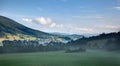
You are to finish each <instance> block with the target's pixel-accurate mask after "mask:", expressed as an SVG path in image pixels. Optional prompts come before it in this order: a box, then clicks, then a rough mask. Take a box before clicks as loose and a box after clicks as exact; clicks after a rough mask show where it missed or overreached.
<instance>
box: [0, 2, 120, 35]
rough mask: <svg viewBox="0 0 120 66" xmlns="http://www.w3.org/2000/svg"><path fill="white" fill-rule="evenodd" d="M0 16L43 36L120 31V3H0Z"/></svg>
mask: <svg viewBox="0 0 120 66" xmlns="http://www.w3.org/2000/svg"><path fill="white" fill-rule="evenodd" d="M0 15H3V16H7V17H9V18H11V19H14V20H15V21H17V22H19V23H21V24H23V25H25V26H28V27H30V28H33V29H37V30H41V31H44V32H60V33H70V34H87V33H90V34H94V33H103V32H105V33H109V32H114V31H120V0H0Z"/></svg>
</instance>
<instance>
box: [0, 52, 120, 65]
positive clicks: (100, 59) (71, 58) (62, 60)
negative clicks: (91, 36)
mask: <svg viewBox="0 0 120 66" xmlns="http://www.w3.org/2000/svg"><path fill="white" fill-rule="evenodd" d="M0 66H120V52H107V51H99V50H96V51H93V50H87V51H86V52H78V53H65V52H64V51H54V52H33V53H11V54H0Z"/></svg>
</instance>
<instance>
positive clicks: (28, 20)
mask: <svg viewBox="0 0 120 66" xmlns="http://www.w3.org/2000/svg"><path fill="white" fill-rule="evenodd" d="M22 20H23V21H25V22H30V23H32V19H28V18H22Z"/></svg>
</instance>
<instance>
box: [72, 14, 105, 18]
mask: <svg viewBox="0 0 120 66" xmlns="http://www.w3.org/2000/svg"><path fill="white" fill-rule="evenodd" d="M72 17H73V18H87V19H91V18H95V19H101V18H104V17H103V16H100V15H85V16H72Z"/></svg>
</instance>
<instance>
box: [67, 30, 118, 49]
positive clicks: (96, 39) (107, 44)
mask: <svg viewBox="0 0 120 66" xmlns="http://www.w3.org/2000/svg"><path fill="white" fill-rule="evenodd" d="M68 45H70V46H76V45H85V46H86V47H87V48H91V49H107V50H116V49H119V50H120V32H113V33H107V34H105V33H103V34H100V35H98V36H92V37H89V38H85V37H83V38H81V39H78V40H76V41H71V42H69V43H68Z"/></svg>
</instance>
